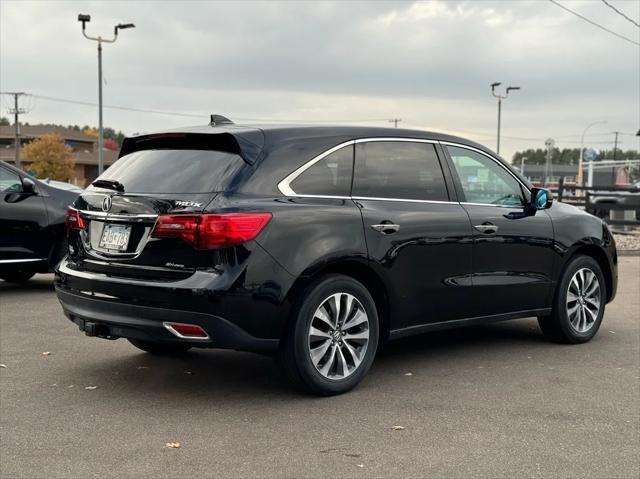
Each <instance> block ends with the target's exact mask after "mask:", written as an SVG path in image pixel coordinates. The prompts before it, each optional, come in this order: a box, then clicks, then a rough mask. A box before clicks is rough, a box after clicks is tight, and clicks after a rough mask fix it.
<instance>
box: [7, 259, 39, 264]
mask: <svg viewBox="0 0 640 479" xmlns="http://www.w3.org/2000/svg"><path fill="white" fill-rule="evenodd" d="M39 261H47V258H26V259H0V264H10V263H35V262H39Z"/></svg>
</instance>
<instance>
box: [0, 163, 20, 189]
mask: <svg viewBox="0 0 640 479" xmlns="http://www.w3.org/2000/svg"><path fill="white" fill-rule="evenodd" d="M0 192H1V193H21V192H22V181H20V176H19V175H17V174H15V173H14V172H12V171H9V170H7V169H5V168H0Z"/></svg>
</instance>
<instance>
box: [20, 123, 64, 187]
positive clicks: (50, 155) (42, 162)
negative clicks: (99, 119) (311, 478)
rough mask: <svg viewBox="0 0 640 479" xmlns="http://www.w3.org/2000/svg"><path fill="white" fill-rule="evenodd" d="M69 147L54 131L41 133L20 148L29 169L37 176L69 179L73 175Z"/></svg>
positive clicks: (61, 179)
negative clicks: (45, 133) (28, 163)
mask: <svg viewBox="0 0 640 479" xmlns="http://www.w3.org/2000/svg"><path fill="white" fill-rule="evenodd" d="M71 151H72V150H71V148H69V147H68V146H67V145H65V144H64V140H63V139H62V137H60V136H59V135H56V134H55V133H50V134H47V135H42V136H40V137H38V138H36V139H35V140H33V141H32V142H31V143H29V144H28V145H26V146H25V147H24V148H23V150H22V156H23V158H24V159H25V161H30V162H31V165H29V169H30V170H31V171H33V172H34V173H35V174H36V176H38V177H39V178H51V179H52V180H59V181H69V180H70V179H71V177H72V176H73V165H74V162H73V155H72V154H71Z"/></svg>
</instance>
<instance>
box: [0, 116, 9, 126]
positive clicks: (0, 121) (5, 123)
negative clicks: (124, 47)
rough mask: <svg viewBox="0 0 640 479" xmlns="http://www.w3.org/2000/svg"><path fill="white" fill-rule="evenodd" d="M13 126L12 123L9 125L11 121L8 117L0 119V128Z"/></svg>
mask: <svg viewBox="0 0 640 479" xmlns="http://www.w3.org/2000/svg"><path fill="white" fill-rule="evenodd" d="M9 125H11V123H9V119H8V118H7V117H4V116H3V117H0V126H9Z"/></svg>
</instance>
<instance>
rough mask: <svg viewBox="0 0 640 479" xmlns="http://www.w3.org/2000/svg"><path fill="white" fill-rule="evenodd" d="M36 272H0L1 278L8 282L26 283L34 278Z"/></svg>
mask: <svg viewBox="0 0 640 479" xmlns="http://www.w3.org/2000/svg"><path fill="white" fill-rule="evenodd" d="M35 274H36V273H35V271H12V272H11V273H2V274H0V279H4V280H5V281H6V282H8V283H24V282H25V281H29V280H30V279H31V278H33V276H34V275H35Z"/></svg>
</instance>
